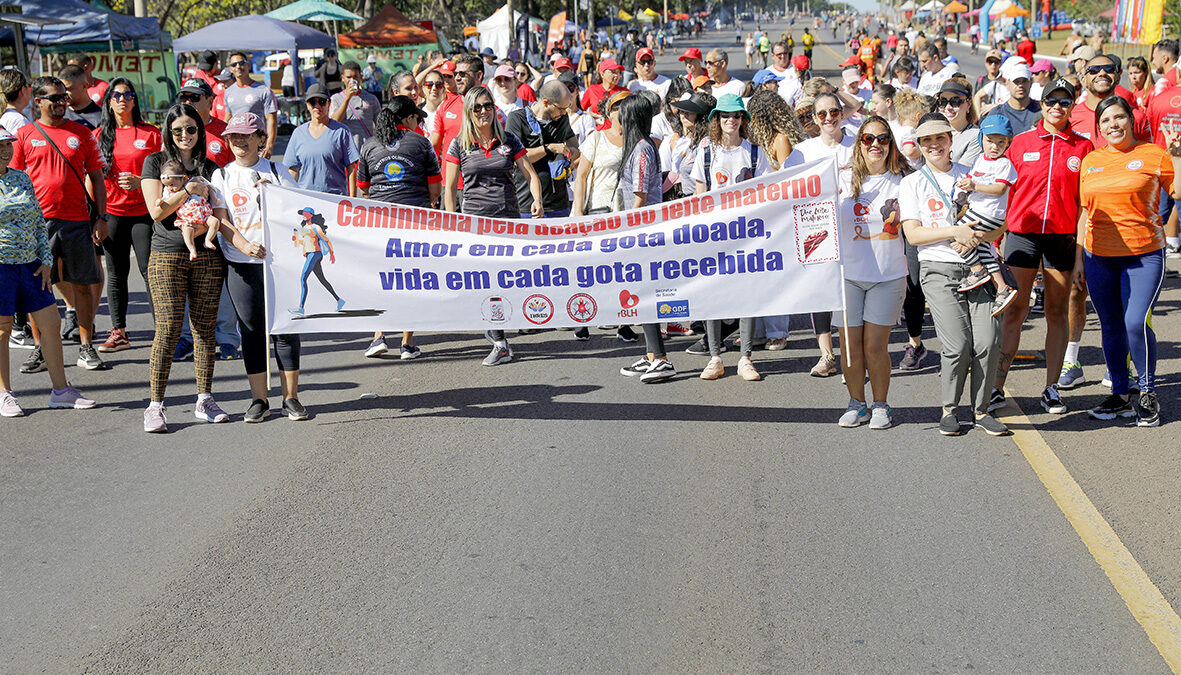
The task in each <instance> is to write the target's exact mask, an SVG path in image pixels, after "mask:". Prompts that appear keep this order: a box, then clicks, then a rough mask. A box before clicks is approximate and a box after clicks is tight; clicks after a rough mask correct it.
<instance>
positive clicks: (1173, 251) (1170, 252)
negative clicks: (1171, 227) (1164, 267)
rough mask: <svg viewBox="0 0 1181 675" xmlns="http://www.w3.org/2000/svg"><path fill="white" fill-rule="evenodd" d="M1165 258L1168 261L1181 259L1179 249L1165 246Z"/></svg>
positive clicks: (1180, 248)
mask: <svg viewBox="0 0 1181 675" xmlns="http://www.w3.org/2000/svg"><path fill="white" fill-rule="evenodd" d="M1165 257H1166V258H1168V259H1169V260H1176V259H1178V258H1181V247H1178V246H1168V245H1166V246H1165Z"/></svg>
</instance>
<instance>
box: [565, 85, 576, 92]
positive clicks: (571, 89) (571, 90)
mask: <svg viewBox="0 0 1181 675" xmlns="http://www.w3.org/2000/svg"><path fill="white" fill-rule="evenodd" d="M566 89H568V90H569V91H570V93H571V94H576V93H578V85H577V84H567V85H566Z"/></svg>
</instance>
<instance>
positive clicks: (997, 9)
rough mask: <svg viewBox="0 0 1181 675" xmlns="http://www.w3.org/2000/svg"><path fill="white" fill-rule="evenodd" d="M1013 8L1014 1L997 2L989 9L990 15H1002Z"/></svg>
mask: <svg viewBox="0 0 1181 675" xmlns="http://www.w3.org/2000/svg"><path fill="white" fill-rule="evenodd" d="M1012 6H1013V0H997V1H996V2H994V3H992V7H989V8H988V15H989V16H996V15H997V14H1000V13H1001V12H1003V11H1005V10H1006V9H1008V8H1010V7H1012Z"/></svg>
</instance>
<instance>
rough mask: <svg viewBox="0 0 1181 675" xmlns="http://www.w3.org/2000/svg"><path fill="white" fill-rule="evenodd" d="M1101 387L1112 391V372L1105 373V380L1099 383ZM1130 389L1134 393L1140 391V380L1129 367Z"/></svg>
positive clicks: (1106, 371)
mask: <svg viewBox="0 0 1181 675" xmlns="http://www.w3.org/2000/svg"><path fill="white" fill-rule="evenodd" d="M1099 385H1100V386H1103V387H1107V388H1108V389H1111V371H1110V370H1105V371H1103V379H1102V380H1101V381H1100V382H1099ZM1128 388H1129V389H1131V390H1132V391H1140V378H1138V377H1136V371H1134V370H1132V367H1131V366H1128Z"/></svg>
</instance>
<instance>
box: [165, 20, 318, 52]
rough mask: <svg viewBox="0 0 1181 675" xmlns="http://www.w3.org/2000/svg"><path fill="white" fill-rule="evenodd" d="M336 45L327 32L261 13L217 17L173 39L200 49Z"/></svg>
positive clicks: (177, 45) (176, 45)
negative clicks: (221, 18) (218, 18)
mask: <svg viewBox="0 0 1181 675" xmlns="http://www.w3.org/2000/svg"><path fill="white" fill-rule="evenodd" d="M335 46H336V40H334V39H332V36H331V35H328V34H327V33H321V32H320V31H318V30H316V29H314V28H308V27H307V26H303V25H300V24H298V23H292V22H290V21H281V20H279V19H272V18H270V17H266V16H260V15H258V14H249V15H247V16H240V17H238V18H236V19H227V20H225V21H218V22H217V23H214V24H210V25H208V26H206V27H204V28H202V29H201V30H196V31H193V32H192V33H189V34H188V35H185V36H183V37H179V38H176V39H175V40H173V41H172V48H173V49H174V50H176V51H177V52H198V51H202V50H205V49H211V50H213V51H228V50H231V49H241V50H242V51H247V52H261V51H276V52H278V51H291V50H294V49H327V48H328V47H335Z"/></svg>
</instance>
